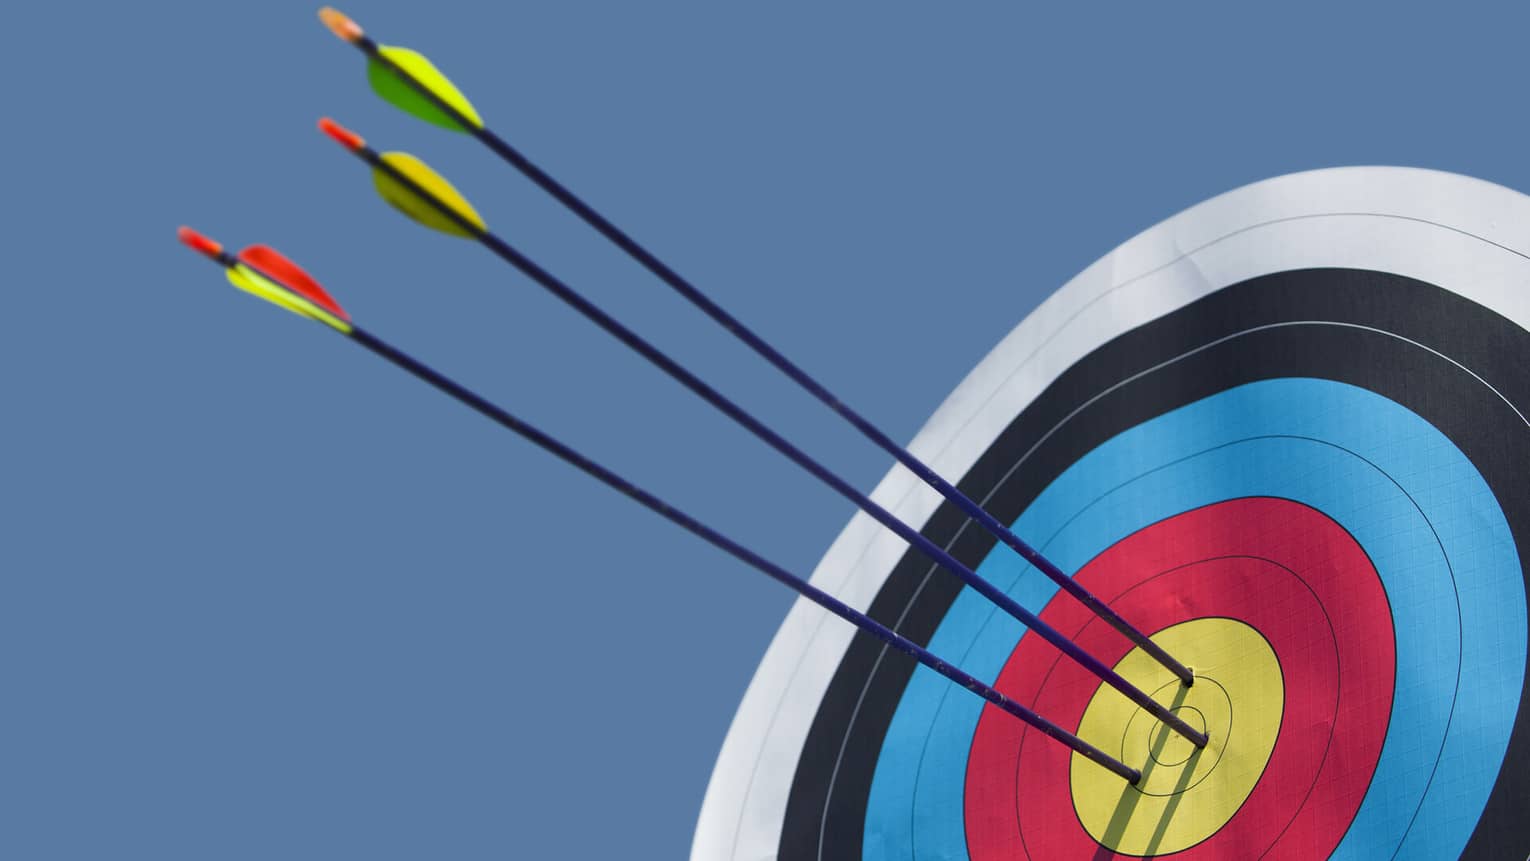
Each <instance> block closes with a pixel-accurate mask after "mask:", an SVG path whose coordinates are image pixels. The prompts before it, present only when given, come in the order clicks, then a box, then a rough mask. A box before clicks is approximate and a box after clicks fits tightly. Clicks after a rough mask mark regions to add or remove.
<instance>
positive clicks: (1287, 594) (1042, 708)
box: [965, 498, 1396, 861]
mask: <svg viewBox="0 0 1530 861" xmlns="http://www.w3.org/2000/svg"><path fill="white" fill-rule="evenodd" d="M1077 576H1078V579H1079V582H1080V583H1082V584H1084V585H1085V586H1086V587H1087V588H1089V589H1090V590H1091V591H1092V592H1094V593H1095V594H1096V595H1099V596H1101V597H1102V598H1104V599H1105V600H1107V601H1109V602H1110V604H1111V605H1112V606H1114V607H1116V609H1117V610H1118V611H1119V612H1120V613H1121V615H1122V616H1123V617H1125V618H1127V619H1130V620H1131V621H1132V622H1133V623H1134V624H1136V625H1138V626H1139V627H1141V628H1143V629H1144V630H1148V631H1157V630H1161V629H1163V628H1166V627H1168V626H1169V625H1173V624H1176V623H1178V622H1183V621H1187V620H1189V619H1196V618H1204V617H1209V616H1222V617H1228V618H1234V619H1238V620H1240V621H1243V622H1245V623H1247V624H1249V625H1251V626H1252V627H1254V628H1255V629H1256V630H1258V631H1259V632H1260V633H1261V634H1263V635H1264V636H1265V638H1266V639H1268V640H1269V641H1270V644H1271V646H1272V647H1273V648H1274V650H1275V653H1276V656H1277V657H1278V659H1279V660H1280V664H1281V671H1282V674H1283V676H1284V678H1285V686H1286V691H1285V695H1286V705H1285V712H1284V715H1283V717H1282V721H1281V729H1280V734H1279V736H1278V737H1277V739H1276V744H1275V750H1274V753H1273V754H1272V755H1271V757H1270V762H1269V764H1268V765H1267V766H1266V769H1265V772H1264V774H1263V775H1261V777H1260V780H1259V783H1258V784H1257V785H1256V786H1255V788H1254V790H1253V792H1252V793H1251V794H1250V796H1249V798H1248V799H1247V800H1246V801H1245V802H1244V804H1243V806H1242V807H1241V808H1240V809H1239V811H1238V812H1237V813H1236V814H1234V815H1233V818H1232V819H1231V820H1230V821H1229V822H1228V823H1227V824H1226V825H1224V826H1223V827H1222V828H1221V829H1220V830H1218V831H1217V832H1216V833H1215V834H1214V835H1212V836H1211V837H1209V838H1207V839H1206V840H1205V841H1203V842H1201V843H1199V844H1197V845H1196V846H1193V847H1191V848H1190V849H1187V850H1185V851H1184V852H1182V853H1178V854H1177V855H1176V857H1183V858H1185V859H1187V861H1188V859H1194V858H1200V857H1240V858H1254V857H1270V856H1281V855H1284V854H1300V855H1302V856H1313V855H1316V856H1323V855H1326V854H1327V853H1328V852H1330V851H1332V849H1333V848H1334V847H1336V846H1337V845H1338V842H1339V840H1340V839H1341V838H1342V837H1343V835H1344V832H1345V830H1346V829H1347V828H1348V826H1349V823H1350V821H1351V819H1352V818H1353V817H1354V814H1355V812H1356V811H1357V810H1358V809H1359V806H1360V802H1361V800H1362V799H1363V797H1364V795H1365V791H1366V789H1367V787H1368V786H1369V785H1370V779H1371V775H1372V774H1373V772H1374V771H1375V767H1376V762H1377V760H1378V758H1379V757H1380V755H1381V744H1382V741H1383V740H1384V738H1385V736H1386V726H1387V721H1388V719H1389V717H1390V714H1391V704H1392V688H1393V682H1394V677H1395V672H1396V662H1395V654H1394V651H1393V649H1394V644H1393V632H1392V622H1391V612H1390V608H1389V606H1388V604H1387V601H1386V593H1385V591H1384V590H1383V588H1382V586H1381V580H1380V578H1379V576H1377V574H1376V571H1375V568H1374V566H1372V565H1371V563H1370V560H1369V558H1368V557H1367V556H1366V555H1365V552H1364V551H1363V550H1362V549H1361V548H1360V546H1359V545H1358V544H1357V543H1356V542H1355V541H1354V539H1353V537H1351V536H1350V535H1349V533H1347V532H1345V531H1344V529H1343V528H1342V527H1340V526H1339V525H1338V524H1336V523H1334V522H1333V521H1332V520H1331V519H1329V518H1328V517H1326V516H1324V515H1323V514H1322V513H1320V512H1318V511H1316V510H1314V509H1312V508H1309V507H1307V506H1304V505H1301V504H1299V503H1295V502H1291V501H1289V500H1281V499H1269V498H1250V499H1238V500H1231V501H1228V502H1223V503H1218V504H1215V505H1210V506H1207V507H1205V508H1199V509H1195V510H1193V511H1189V512H1186V513H1184V514H1181V515H1178V516H1176V517H1172V518H1169V519H1167V520H1164V521H1161V522H1159V523H1156V524H1154V525H1152V526H1149V527H1147V528H1145V529H1143V530H1141V531H1139V532H1137V533H1136V534H1134V535H1132V536H1129V537H1128V538H1126V539H1123V540H1122V541H1120V542H1118V543H1117V544H1116V545H1114V546H1112V547H1111V548H1110V549H1108V550H1106V551H1105V552H1104V553H1102V554H1100V556H1098V557H1096V558H1095V559H1094V560H1093V561H1091V562H1090V563H1089V564H1088V565H1086V566H1085V567H1084V568H1083V569H1081V570H1080V571H1079V573H1078V575H1077ZM1041 617H1042V618H1043V619H1045V620H1046V621H1047V622H1049V623H1051V624H1052V625H1053V626H1054V627H1056V628H1058V630H1061V631H1064V632H1073V633H1072V634H1071V635H1070V636H1071V637H1072V638H1073V639H1074V641H1075V642H1077V643H1078V644H1079V645H1080V646H1082V647H1083V648H1084V649H1086V650H1087V651H1089V652H1090V653H1091V654H1093V655H1095V656H1096V657H1098V658H1099V659H1100V660H1102V661H1104V662H1105V663H1106V664H1114V663H1116V662H1117V661H1119V660H1120V659H1121V658H1122V657H1124V656H1125V655H1126V653H1127V652H1128V651H1130V649H1131V644H1130V643H1129V642H1127V641H1126V639H1125V638H1124V637H1122V636H1121V635H1120V634H1118V633H1117V632H1115V631H1114V630H1113V629H1111V628H1110V627H1109V626H1108V625H1106V624H1104V623H1101V622H1098V620H1096V619H1095V618H1094V617H1093V616H1092V614H1090V613H1089V611H1088V610H1086V609H1084V608H1083V607H1082V606H1081V605H1079V604H1078V602H1076V601H1074V600H1072V599H1071V598H1067V597H1059V598H1058V599H1056V600H1053V601H1052V602H1050V603H1049V604H1048V605H1047V608H1046V609H1045V610H1044V611H1043V612H1042V613H1041ZM1059 658H1060V655H1059V654H1058V652H1057V651H1056V650H1055V649H1053V648H1052V647H1051V646H1050V645H1047V644H1046V643H1045V642H1043V641H1041V639H1040V638H1039V637H1033V636H1026V637H1023V638H1022V639H1021V641H1020V643H1019V645H1018V646H1017V648H1016V649H1015V651H1014V652H1013V653H1012V654H1011V656H1010V658H1009V660H1008V661H1007V662H1006V664H1005V667H1004V669H1003V670H1002V671H1001V672H1000V674H999V678H998V681H997V687H998V688H999V689H1000V690H1002V691H1004V692H1005V693H1006V694H1008V695H1010V696H1012V697H1014V698H1015V699H1016V700H1018V701H1020V702H1022V703H1026V704H1027V705H1029V706H1030V707H1032V708H1034V709H1036V710H1037V711H1039V712H1040V713H1041V714H1043V715H1045V716H1047V717H1048V718H1049V719H1051V720H1054V721H1056V722H1058V723H1059V724H1061V725H1063V726H1065V727H1068V728H1070V729H1071V728H1076V727H1077V726H1078V723H1079V720H1080V718H1081V717H1082V715H1083V711H1084V708H1085V706H1086V705H1087V704H1088V702H1089V699H1090V697H1092V696H1093V694H1094V692H1095V690H1096V688H1098V686H1099V682H1098V680H1096V679H1095V678H1094V677H1093V676H1091V675H1089V674H1088V673H1087V672H1086V671H1084V670H1083V669H1082V668H1080V667H1078V665H1077V664H1074V663H1073V662H1071V661H1066V660H1059ZM1191 663H1192V665H1193V660H1192V661H1191ZM1341 668H1342V671H1341ZM1234 731H1235V732H1236V729H1235V730H1234ZM1069 756H1070V754H1069V752H1068V751H1067V749H1066V748H1063V747H1062V746H1060V745H1058V744H1056V743H1055V742H1052V741H1051V740H1049V739H1045V738H1042V737H1041V736H1040V735H1039V734H1037V733H1033V732H1028V731H1026V730H1025V727H1024V726H1023V725H1022V724H1019V723H1018V722H1016V721H1015V720H1013V719H1012V718H1010V717H1009V716H1008V715H1005V714H1002V713H1000V712H999V711H998V710H997V709H994V708H992V707H989V708H986V709H985V710H984V712H983V715H982V717H981V718H980V719H979V722H978V727H977V730H976V732H975V734H974V737H973V743H972V747H971V752H970V754H969V758H968V767H967V780H966V787H965V798H966V826H967V848H968V852H969V854H970V857H971V858H972V859H973V861H996V859H1001V858H1002V859H1010V858H1017V857H1018V858H1029V857H1035V858H1047V859H1052V858H1091V857H1092V858H1097V859H1098V858H1112V857H1132V856H1126V855H1119V856H1118V855H1116V854H1115V853H1113V852H1109V851H1108V850H1103V849H1102V847H1100V846H1099V844H1098V843H1096V842H1095V840H1094V838H1093V837H1091V836H1090V835H1089V833H1088V832H1087V831H1085V830H1084V828H1083V826H1082V825H1081V824H1080V823H1079V821H1078V818H1077V816H1076V815H1075V814H1074V812H1073V805H1072V793H1071V791H1070V787H1069V782H1068V765H1069Z"/></svg>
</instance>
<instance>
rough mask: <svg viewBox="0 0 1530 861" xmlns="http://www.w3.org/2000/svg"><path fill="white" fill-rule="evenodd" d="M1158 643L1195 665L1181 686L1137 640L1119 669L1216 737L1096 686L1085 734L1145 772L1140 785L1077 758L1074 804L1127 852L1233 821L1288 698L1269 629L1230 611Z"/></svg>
mask: <svg viewBox="0 0 1530 861" xmlns="http://www.w3.org/2000/svg"><path fill="white" fill-rule="evenodd" d="M1153 641H1154V642H1155V643H1158V644H1159V645H1161V646H1163V647H1164V649H1165V650H1167V651H1168V652H1169V654H1171V655H1175V656H1176V657H1179V658H1181V659H1182V660H1185V661H1186V662H1187V663H1189V664H1190V665H1191V666H1193V667H1195V668H1196V670H1195V684H1194V685H1193V686H1191V687H1188V688H1187V687H1185V686H1184V685H1182V684H1180V682H1179V680H1178V679H1176V678H1175V677H1174V676H1173V675H1171V674H1170V673H1169V672H1168V671H1167V670H1165V669H1163V668H1162V667H1161V666H1159V665H1158V663H1157V662H1155V661H1154V660H1153V659H1152V658H1151V657H1149V656H1148V654H1147V653H1146V652H1144V651H1142V650H1141V649H1134V650H1132V651H1131V652H1130V653H1128V654H1127V656H1126V657H1124V658H1122V659H1121V662H1120V663H1118V664H1116V666H1115V670H1116V672H1118V673H1120V674H1121V675H1122V676H1123V677H1125V678H1126V680H1127V681H1129V682H1131V683H1132V684H1134V685H1136V686H1137V687H1138V688H1140V689H1142V690H1147V691H1152V692H1153V694H1152V696H1153V699H1155V700H1157V701H1158V702H1160V703H1163V704H1164V705H1165V706H1167V707H1168V708H1169V710H1170V711H1172V712H1174V713H1175V714H1177V715H1179V717H1181V718H1183V719H1184V720H1185V721H1186V722H1187V723H1189V724H1190V725H1191V726H1192V727H1195V728H1197V729H1204V731H1205V732H1206V733H1207V735H1208V736H1210V741H1209V742H1208V743H1207V744H1206V747H1205V748H1202V749H1200V750H1196V748H1195V747H1194V746H1193V745H1191V744H1190V743H1189V742H1188V741H1185V740H1184V739H1183V738H1180V737H1179V736H1178V735H1177V734H1176V733H1174V732H1173V731H1172V730H1170V729H1169V728H1168V727H1166V726H1164V725H1163V723H1162V722H1161V721H1158V720H1157V719H1155V718H1153V717H1152V716H1151V715H1149V714H1147V713H1146V712H1144V711H1142V709H1140V708H1139V707H1138V706H1137V705H1135V704H1134V703H1132V702H1131V701H1130V700H1128V699H1126V698H1125V697H1124V696H1122V695H1121V694H1119V693H1118V692H1116V691H1115V690H1114V689H1112V688H1108V687H1105V686H1103V685H1102V686H1101V687H1100V689H1099V690H1098V691H1096V692H1095V695H1094V697H1093V698H1092V699H1091V700H1090V701H1089V705H1088V707H1087V708H1085V709H1084V717H1083V719H1082V720H1081V721H1080V722H1079V730H1078V734H1079V735H1080V736H1081V737H1083V738H1085V739H1087V740H1089V741H1091V742H1093V743H1095V744H1098V745H1099V746H1101V747H1102V748H1104V749H1105V750H1106V751H1107V752H1114V751H1115V750H1119V752H1120V754H1121V761H1122V762H1124V763H1126V764H1127V765H1130V766H1132V767H1134V768H1138V769H1141V770H1142V780H1141V781H1139V782H1138V784H1137V785H1136V786H1123V784H1122V782H1121V780H1120V778H1118V777H1116V776H1115V775H1113V774H1111V773H1110V772H1108V771H1105V770H1104V769H1102V768H1100V767H1099V766H1097V765H1095V764H1094V763H1091V762H1089V761H1088V760H1086V759H1084V758H1083V757H1081V756H1078V755H1077V754H1075V755H1074V757H1073V760H1072V763H1071V768H1070V770H1069V784H1070V786H1071V788H1072V792H1073V807H1074V809H1075V810H1076V811H1077V812H1078V817H1079V821H1080V822H1081V823H1083V825H1084V828H1085V829H1086V830H1087V831H1088V832H1089V834H1090V835H1091V836H1093V837H1094V839H1095V840H1097V841H1099V843H1100V845H1102V846H1104V847H1106V848H1108V849H1111V850H1113V851H1116V852H1120V853H1123V854H1128V855H1167V854H1169V853H1171V852H1180V851H1183V850H1185V849H1188V848H1190V847H1191V846H1194V845H1195V844H1197V843H1200V842H1201V841H1202V840H1205V839H1206V838H1208V837H1210V836H1211V835H1213V834H1215V833H1216V832H1217V831H1218V829H1220V828H1221V827H1222V826H1223V825H1225V824H1227V821H1228V820H1229V819H1231V818H1232V816H1233V814H1234V813H1236V812H1237V811H1238V808H1239V806H1241V805H1242V804H1243V801H1244V799H1246V798H1248V795H1249V793H1250V792H1253V790H1254V785H1255V784H1256V783H1258V782H1259V776H1260V775H1261V774H1262V773H1263V772H1264V767H1265V764H1266V763H1268V762H1269V760H1270V753H1271V752H1272V751H1273V750H1274V749H1275V739H1276V737H1277V736H1278V735H1279V734H1280V719H1281V714H1282V711H1283V709H1284V705H1285V688H1284V683H1283V679H1282V677H1281V672H1280V662H1279V660H1278V659H1277V658H1276V657H1275V652H1274V650H1273V649H1271V648H1270V644H1269V643H1268V642H1267V641H1266V640H1265V639H1264V637H1263V636H1261V635H1260V634H1259V632H1258V631H1255V630H1254V629H1253V628H1251V627H1249V626H1248V625H1245V624H1243V623H1242V622H1239V621H1236V620H1233V619H1220V618H1215V619H1194V620H1192V621H1189V622H1181V623H1180V624H1178V625H1174V626H1172V627H1169V628H1165V629H1164V630H1162V631H1159V632H1158V633H1157V634H1154V635H1153Z"/></svg>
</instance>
